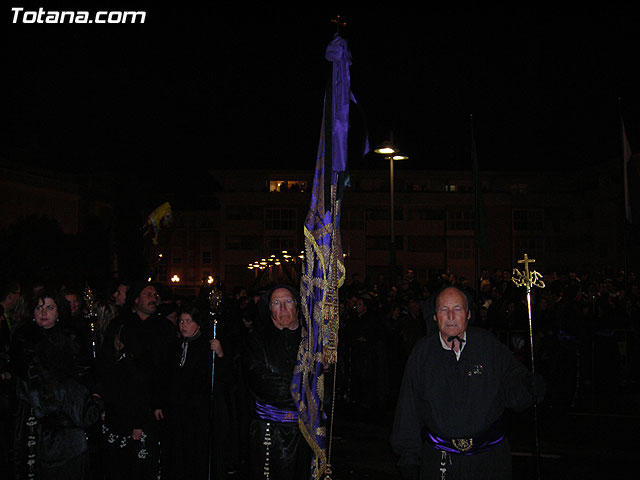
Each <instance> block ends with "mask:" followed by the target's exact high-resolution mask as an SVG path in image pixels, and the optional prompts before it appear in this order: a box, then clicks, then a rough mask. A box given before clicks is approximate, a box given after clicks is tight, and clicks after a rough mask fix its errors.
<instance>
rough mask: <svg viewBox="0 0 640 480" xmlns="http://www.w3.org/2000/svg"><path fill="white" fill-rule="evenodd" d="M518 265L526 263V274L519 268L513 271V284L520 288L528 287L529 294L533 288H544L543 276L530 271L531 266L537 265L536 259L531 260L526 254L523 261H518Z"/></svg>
mask: <svg viewBox="0 0 640 480" xmlns="http://www.w3.org/2000/svg"><path fill="white" fill-rule="evenodd" d="M518 263H524V273H522V272H521V271H520V270H518V269H517V268H514V269H513V278H511V280H513V283H515V284H516V286H518V287H523V286H524V287H526V288H527V292H528V291H530V290H531V287H532V286H533V287H538V288H544V282H543V281H542V275H541V274H539V273H538V272H536V271H535V270H532V271H530V270H529V264H530V263H535V259H534V258H529V256H528V255H527V254H526V253H525V254H524V258H523V259H522V260H518Z"/></svg>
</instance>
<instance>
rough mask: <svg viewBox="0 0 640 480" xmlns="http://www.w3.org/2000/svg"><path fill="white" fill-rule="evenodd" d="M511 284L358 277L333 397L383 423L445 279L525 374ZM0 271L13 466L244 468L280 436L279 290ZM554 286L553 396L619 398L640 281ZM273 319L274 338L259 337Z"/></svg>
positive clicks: (540, 360) (49, 473) (630, 377)
mask: <svg viewBox="0 0 640 480" xmlns="http://www.w3.org/2000/svg"><path fill="white" fill-rule="evenodd" d="M510 277H511V275H510V272H505V271H501V270H495V271H494V272H492V273H491V274H489V272H487V271H484V272H482V275H481V277H480V278H479V279H478V280H477V282H476V281H468V280H466V279H464V278H457V277H456V276H455V275H453V274H441V275H438V276H436V277H434V278H431V279H428V280H427V281H422V282H421V281H419V280H418V279H417V278H416V277H415V274H414V272H413V271H411V270H409V271H407V272H406V273H405V274H404V275H403V276H402V277H399V278H397V279H395V281H393V282H389V281H387V280H386V279H385V278H384V277H379V278H377V279H373V281H370V279H366V280H365V281H361V280H360V278H359V276H358V275H357V274H354V275H352V277H351V278H350V279H349V281H348V282H346V283H345V285H344V286H343V287H342V288H341V291H340V332H339V349H338V363H337V364H336V366H335V367H332V368H334V370H331V371H330V373H331V374H335V375H336V382H335V385H336V389H335V391H332V390H331V389H330V388H327V395H333V396H334V399H335V401H336V402H337V403H338V405H345V406H349V407H352V408H353V411H357V412H360V413H361V414H363V415H367V414H368V413H374V412H375V415H373V416H374V417H376V418H378V419H379V418H385V417H384V415H380V413H381V412H383V413H384V412H392V411H393V409H394V407H395V405H396V403H397V401H398V397H399V395H400V392H401V380H402V377H403V372H404V370H405V365H406V364H407V361H408V359H409V358H410V355H411V352H412V350H413V349H414V346H415V345H416V343H417V342H419V341H420V340H421V339H424V338H425V337H427V338H428V337H431V336H433V335H434V334H436V333H437V332H438V322H437V321H436V320H435V319H436V313H437V312H436V308H437V305H436V294H437V293H438V292H441V291H442V289H443V288H446V287H455V288H456V289H457V291H460V292H464V294H465V295H466V296H467V298H468V299H469V302H468V311H469V323H470V324H471V325H474V326H475V327H479V328H480V329H482V330H486V331H489V332H491V333H492V334H493V335H494V336H495V337H496V338H497V339H498V340H499V341H500V342H501V343H502V344H504V345H505V346H506V347H507V348H508V349H509V351H510V352H511V353H512V354H513V355H514V357H515V358H516V359H518V360H519V361H520V362H521V363H522V364H524V366H525V367H530V365H529V363H530V361H531V358H530V354H529V343H528V342H529V338H528V328H529V317H528V312H527V304H526V298H525V294H524V291H523V289H519V288H517V287H516V285H515V284H514V283H513V282H512V281H511V278H510ZM0 280H2V285H1V289H0V395H1V398H0V409H1V412H0V422H1V423H2V424H1V425H0V432H1V435H2V438H0V455H1V456H2V458H1V459H0V463H1V465H2V467H1V468H2V470H3V471H6V472H8V473H10V475H11V476H12V477H13V478H20V479H21V478H63V477H66V478H87V479H100V480H102V479H105V480H109V479H118V478H132V477H135V478H168V479H178V478H209V475H210V478H221V479H222V478H233V475H237V474H238V475H242V474H243V473H244V474H247V470H248V468H249V466H248V463H247V459H248V458H250V457H251V455H252V454H255V452H253V450H254V449H253V448H252V447H251V438H252V437H251V435H253V436H256V435H258V436H264V435H265V434H266V433H268V434H269V435H271V433H269V423H268V422H267V423H266V425H267V427H266V433H265V431H264V429H265V423H264V418H266V417H265V416H264V415H267V414H264V415H262V414H260V412H259V410H260V407H261V406H262V403H261V402H263V401H266V400H268V397H275V398H276V401H275V403H276V404H277V403H278V401H279V400H277V398H279V395H280V396H282V395H281V394H282V391H280V390H282V388H280V390H278V388H279V387H278V386H277V384H276V383H275V382H276V380H273V381H272V382H270V383H269V382H264V381H262V382H261V380H264V374H260V373H259V372H260V371H261V370H260V368H262V367H263V366H264V365H262V364H260V362H262V361H263V360H262V359H263V357H264V358H266V359H267V360H265V361H266V362H267V363H269V362H272V363H274V364H277V365H278V368H281V367H282V365H285V364H286V365H289V364H291V362H292V358H293V357H292V356H291V355H288V356H287V357H286V358H284V357H282V358H280V357H279V356H280V355H281V354H282V352H283V351H284V350H282V349H277V348H276V350H273V348H274V346H277V345H278V344H279V343H278V342H284V343H282V345H285V344H286V345H288V344H289V343H290V342H289V340H284V337H287V338H289V337H291V338H293V337H295V335H298V337H296V338H299V332H298V333H296V334H295V335H294V334H291V333H286V331H287V330H288V329H289V327H282V328H281V325H280V324H281V322H282V318H284V317H281V316H280V315H281V314H282V315H284V314H285V313H287V309H286V308H285V303H283V302H281V301H279V299H278V298H275V297H273V295H274V293H275V292H274V290H273V288H272V287H273V286H272V285H265V286H263V287H262V288H258V289H254V290H252V289H247V288H244V287H234V288H233V289H229V290H226V291H225V290H224V289H223V301H222V303H221V304H218V305H217V306H216V307H215V308H213V307H212V304H211V303H210V301H209V300H210V298H209V297H210V295H209V294H210V288H209V287H203V288H202V289H201V291H200V293H199V294H198V295H196V296H192V297H184V296H179V295H176V294H175V293H174V292H173V291H172V289H171V288H170V287H167V286H164V285H159V284H153V283H149V282H145V281H139V282H138V281H132V282H129V281H121V282H120V283H118V284H117V285H114V286H113V289H111V290H110V291H105V292H103V293H102V294H98V295H96V296H95V298H87V297H86V295H85V293H86V292H85V291H84V289H80V288H75V287H74V286H72V285H55V286H50V285H41V284H35V283H34V284H29V285H22V284H21V283H19V282H18V281H16V280H13V279H10V278H2V279H0ZM544 281H545V283H546V287H545V288H544V289H534V293H533V295H534V299H533V306H534V307H533V319H534V320H533V321H534V333H535V342H534V344H535V346H536V352H535V361H536V370H537V371H538V372H540V374H541V375H542V376H543V377H544V380H545V383H546V390H547V394H546V396H545V400H544V401H545V402H546V403H547V404H548V405H550V406H552V407H554V408H558V409H568V408H570V407H571V406H572V404H573V403H574V401H575V399H576V395H577V394H578V393H579V389H580V388H581V385H586V384H588V383H591V385H592V386H593V387H594V389H597V390H598V391H601V392H610V391H611V389H612V388H614V389H615V388H618V387H620V386H621V385H624V384H625V383H627V382H636V381H637V378H636V376H637V372H638V368H634V365H636V364H637V362H638V357H637V354H636V353H634V352H635V350H634V346H637V341H638V335H639V333H640V332H639V330H640V292H639V282H638V279H637V277H636V276H635V275H634V274H627V275H625V274H624V272H619V273H617V274H616V275H612V276H602V275H594V274H576V273H567V274H562V275H557V274H555V273H552V274H548V275H545V277H544ZM280 290H282V289H280ZM293 292H294V290H287V292H284V293H288V295H289V296H290V297H291V298H294V297H296V294H294V293H293ZM274 298H275V299H274ZM297 301H299V299H297V298H295V299H294V302H297ZM280 303H282V306H280ZM287 305H288V304H287ZM292 307H295V304H292ZM280 308H282V311H280V310H279V309H280ZM296 315H297V308H296ZM270 319H271V320H272V321H273V325H275V327H276V329H277V330H278V331H276V330H273V332H272V333H269V330H268V328H267V329H266V330H264V329H265V326H266V325H268V326H269V327H271V325H272V322H270ZM213 320H215V323H214V321H213ZM296 328H297V327H296ZM283 330H284V332H283ZM256 331H262V332H266V333H263V336H262V337H259V336H258V337H256V335H255V332H256ZM214 333H215V335H214ZM283 335H284V337H283ZM265 338H267V339H270V340H268V341H266V340H265ZM297 341H298V342H299V339H298V340H297ZM287 342H288V343H287ZM256 345H258V347H259V348H261V349H262V350H258V352H259V354H257V355H256V350H255V348H258V347H256ZM454 345H455V340H454ZM254 347H255V348H254ZM283 348H284V347H283ZM252 349H253V350H252ZM272 350H273V351H272ZM293 350H295V348H293ZM256 372H258V373H256ZM272 373H273V372H272ZM261 375H262V376H261ZM283 378H284V379H285V380H286V378H288V377H286V376H285V377H282V378H280V379H279V380H278V381H282V382H284V380H283ZM267 383H268V385H267ZM325 383H326V385H331V384H332V382H325ZM274 388H275V389H276V391H274ZM283 391H284V393H285V394H287V398H288V390H287V389H286V388H285V389H284V390H283ZM262 396H264V398H263V397H262ZM285 403H286V404H285ZM285 403H283V404H282V406H281V407H279V408H281V409H282V408H284V409H285V410H282V411H284V412H285V414H286V412H287V409H290V408H291V405H289V402H285ZM273 405H274V403H273V401H272V403H271V405H270V406H269V405H268V408H270V409H271V410H270V412H269V413H268V415H274V411H275V410H273V408H272V407H273ZM265 408H266V407H265ZM257 411H258V416H256V412H257ZM278 412H280V410H278ZM278 412H276V413H278ZM280 413H281V412H280ZM280 413H278V414H280ZM258 417H260V418H258ZM256 420H259V422H258V423H256ZM260 422H262V423H260ZM278 423H279V422H278ZM283 431H284V430H283ZM275 437H276V435H275V434H273V439H274V441H275ZM269 438H270V439H271V438H272V437H269ZM298 440H299V439H298ZM298 440H296V441H298ZM263 453H264V452H263ZM266 454H267V456H268V449H267V453H266ZM236 478H240V477H236Z"/></svg>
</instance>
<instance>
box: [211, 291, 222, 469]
mask: <svg viewBox="0 0 640 480" xmlns="http://www.w3.org/2000/svg"><path fill="white" fill-rule="evenodd" d="M208 299H209V316H210V317H211V320H212V322H213V338H216V335H217V329H218V315H219V313H220V305H221V303H222V292H221V291H220V290H219V289H218V287H216V285H215V283H212V284H211V289H210V290H209V296H208ZM215 362H216V352H215V351H214V350H211V403H210V405H209V416H210V418H209V479H210V480H211V479H213V478H214V477H213V469H212V468H211V467H212V465H211V462H212V460H213V458H212V450H213V428H212V425H213V374H214V372H215V368H214V367H215Z"/></svg>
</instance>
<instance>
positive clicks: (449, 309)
mask: <svg viewBox="0 0 640 480" xmlns="http://www.w3.org/2000/svg"><path fill="white" fill-rule="evenodd" d="M434 318H435V320H436V321H437V322H438V329H439V330H440V332H441V333H442V336H443V338H447V337H451V336H459V337H461V336H462V335H463V334H464V331H465V330H466V329H467V324H468V323H469V318H471V312H469V307H468V305H467V300H466V298H465V296H464V295H463V294H462V292H460V291H459V290H457V289H455V288H447V289H446V290H444V291H443V292H442V293H441V294H440V295H439V296H438V299H437V300H436V314H435V316H434Z"/></svg>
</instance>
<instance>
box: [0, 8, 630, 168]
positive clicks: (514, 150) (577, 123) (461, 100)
mask: <svg viewBox="0 0 640 480" xmlns="http://www.w3.org/2000/svg"><path fill="white" fill-rule="evenodd" d="M147 3H149V2H147ZM36 6H43V7H44V8H45V9H47V10H55V9H57V10H61V9H65V8H72V7H70V6H69V4H67V3H65V2H40V3H39V4H36ZM5 8H6V10H7V11H8V13H7V15H6V17H5V27H8V28H5V31H7V34H8V42H4V43H5V56H4V60H5V61H4V62H3V63H4V64H5V66H6V68H3V71H4V76H5V78H7V79H8V87H5V93H6V94H7V96H8V98H7V99H8V110H7V111H8V117H9V118H8V119H9V128H8V129H7V130H5V131H4V135H5V136H6V138H5V140H4V141H3V142H2V146H3V148H2V162H7V161H15V160H16V159H20V161H21V162H24V163H25V164H32V165H41V166H42V165H46V166H48V167H52V168H56V169H60V170H63V171H67V170H69V169H73V170H76V171H81V172H99V171H121V172H128V171H130V172H132V173H136V174H138V173H143V174H147V175H149V176H152V175H160V174H168V175H173V174H174V173H175V172H178V171H185V170H186V171H189V172H191V171H193V172H197V171H200V170H202V169H203V168H204V167H206V168H226V167H242V166H252V165H253V166H260V167H265V168H302V169H306V168H308V169H310V170H312V169H313V166H314V162H315V155H316V149H317V143H318V135H319V128H320V121H321V115H322V99H323V91H324V85H325V82H326V80H327V78H328V74H329V62H327V61H326V60H324V50H325V48H326V46H327V44H328V43H329V41H330V40H331V38H332V36H333V34H334V33H335V31H336V27H335V25H333V24H332V23H331V19H332V18H335V16H336V14H340V15H341V16H342V18H343V19H344V20H345V21H346V22H347V27H346V29H345V30H344V37H345V38H347V40H348V41H349V46H350V49H351V53H352V56H353V65H352V67H351V77H352V90H353V92H354V95H355V97H356V99H357V100H358V103H359V106H360V107H361V112H360V111H357V110H356V109H353V110H352V112H353V115H352V124H353V128H352V133H353V135H352V137H353V138H352V140H353V141H352V144H351V151H352V153H353V155H352V157H351V159H350V165H351V166H352V167H353V168H358V167H367V166H373V165H380V161H379V160H376V159H375V158H373V156H371V155H369V156H367V157H365V158H361V157H360V155H359V149H360V145H361V142H362V132H363V131H364V126H365V125H366V129H367V130H368V132H369V135H370V140H371V143H372V144H373V145H376V144H378V143H380V142H382V141H383V140H384V139H385V138H386V137H387V136H388V135H389V133H390V132H393V135H394V139H395V142H396V144H398V146H400V147H401V148H402V150H403V151H404V152H406V153H408V154H409V155H410V156H411V160H410V162H407V165H406V167H408V168H425V169H431V168H463V169H468V168H470V166H469V145H470V140H469V138H470V128H469V127H470V121H469V115H470V114H473V118H474V131H475V137H476V141H477V145H478V155H479V160H480V167H481V169H486V170H493V169H509V170H515V169H529V168H534V169H539V168H575V167H576V166H579V165H582V164H593V163H597V162H599V161H603V160H607V159H610V158H614V157H616V156H619V155H620V135H619V116H618V112H619V110H620V111H621V112H622V114H623V116H624V119H625V123H626V128H627V134H628V137H629V140H630V142H631V147H632V150H633V152H634V153H638V151H640V133H639V132H640V93H639V92H640V67H639V63H640V62H639V61H638V58H639V54H640V50H639V47H638V38H639V37H638V25H640V17H638V16H636V17H633V16H628V15H627V16H619V17H614V16H611V17H603V16H587V17H580V16H575V15H574V16H553V15H551V14H550V13H549V12H546V13H544V14H541V13H540V12H536V11H534V10H530V11H525V10H523V11H521V12H519V13H514V14H513V15H511V16H504V15H497V14H489V13H474V12H467V11H459V12H455V11H450V12H447V11H444V10H443V11H440V12H436V13H433V14H430V15H418V14H414V13H412V12H402V13H399V12H398V11H395V10H394V9H391V8H389V9H386V10H377V11H376V10H374V9H369V8H368V9H366V11H365V10H359V9H354V10H352V11H336V10H333V9H329V8H324V9H322V8H318V9H316V11H315V12H313V13H305V14H295V12H291V11H286V12H280V11H279V10H278V8H277V7H275V6H274V7H273V8H271V9H267V8H264V9H263V10H261V11H255V10H252V9H251V8H250V7H249V6H246V7H245V8H239V7H237V8H235V9H234V8H227V9H225V8H221V7H219V6H218V4H216V6H215V7H208V8H199V9H189V10H187V9H179V8H177V7H173V8H166V9H160V8H159V7H157V6H156V7H150V6H148V5H145V4H144V3H143V4H141V3H140V2H138V3H136V2H129V3H128V4H126V3H125V4H124V6H123V7H120V9H135V8H138V9H145V10H146V11H147V18H146V23H145V24H144V25H139V24H138V25H97V24H92V25H42V24H31V25H24V24H17V25H14V24H13V23H12V22H11V20H12V15H13V13H12V12H11V11H10V7H5ZM27 8H28V7H27ZM73 8H75V9H80V10H82V9H84V10H90V11H92V12H95V11H96V10H99V9H100V8H98V7H96V6H94V2H84V5H81V6H80V7H73ZM108 8H109V9H111V10H115V9H116V7H114V6H109V7H108ZM398 10H399V9H398ZM618 98H621V103H620V104H619V102H618ZM619 105H620V109H619ZM382 163H384V162H382ZM533 164H535V165H533ZM381 167H383V168H386V167H385V166H384V165H381Z"/></svg>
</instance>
